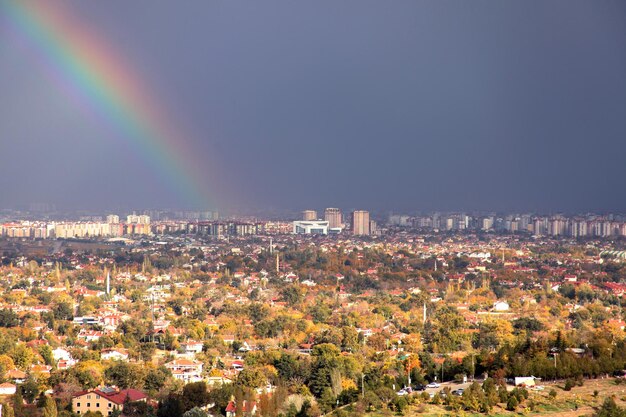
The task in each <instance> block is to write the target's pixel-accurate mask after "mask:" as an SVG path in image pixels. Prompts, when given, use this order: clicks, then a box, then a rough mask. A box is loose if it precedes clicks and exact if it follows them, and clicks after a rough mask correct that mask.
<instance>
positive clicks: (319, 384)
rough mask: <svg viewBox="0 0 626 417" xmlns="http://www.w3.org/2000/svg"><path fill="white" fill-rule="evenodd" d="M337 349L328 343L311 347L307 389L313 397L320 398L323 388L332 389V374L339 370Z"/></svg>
mask: <svg viewBox="0 0 626 417" xmlns="http://www.w3.org/2000/svg"><path fill="white" fill-rule="evenodd" d="M340 354H341V352H340V351H339V348H338V347H337V346H335V345H333V344H330V343H322V344H320V345H316V346H315V347H313V352H312V354H311V356H312V357H313V365H312V370H311V380H310V381H309V388H310V390H311V392H312V393H313V395H315V396H316V397H321V395H322V393H323V392H324V389H325V388H331V387H332V378H331V376H332V372H333V370H336V369H338V368H339V357H340Z"/></svg>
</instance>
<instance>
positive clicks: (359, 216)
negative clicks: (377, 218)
mask: <svg viewBox="0 0 626 417" xmlns="http://www.w3.org/2000/svg"><path fill="white" fill-rule="evenodd" d="M352 233H353V234H354V235H357V236H361V235H369V234H370V213H369V211H365V210H356V211H353V212H352Z"/></svg>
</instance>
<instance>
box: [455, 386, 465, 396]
mask: <svg viewBox="0 0 626 417" xmlns="http://www.w3.org/2000/svg"><path fill="white" fill-rule="evenodd" d="M463 391H465V390H464V389H463V388H459V389H455V390H454V391H452V395H456V396H459V397H460V396H462V395H463Z"/></svg>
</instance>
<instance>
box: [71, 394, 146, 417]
mask: <svg viewBox="0 0 626 417" xmlns="http://www.w3.org/2000/svg"><path fill="white" fill-rule="evenodd" d="M147 399H148V396H147V395H146V394H144V393H143V392H141V391H138V390H136V389H125V390H123V391H118V390H117V389H115V388H108V387H107V388H102V389H95V390H89V391H81V392H78V393H76V394H75V395H74V397H73V398H72V409H73V410H74V412H75V413H76V414H85V413H86V412H88V411H91V412H94V413H95V412H98V411H99V412H100V413H102V415H103V416H110V415H111V414H112V413H113V411H114V410H119V409H121V408H122V407H123V406H124V402H126V401H132V402H135V401H146V400H147Z"/></svg>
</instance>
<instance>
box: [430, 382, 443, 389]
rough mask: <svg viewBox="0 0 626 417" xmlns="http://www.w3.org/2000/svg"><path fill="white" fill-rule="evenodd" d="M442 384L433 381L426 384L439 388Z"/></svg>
mask: <svg viewBox="0 0 626 417" xmlns="http://www.w3.org/2000/svg"><path fill="white" fill-rule="evenodd" d="M440 386H441V384H439V383H438V382H431V383H430V384H428V385H426V388H439V387H440Z"/></svg>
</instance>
